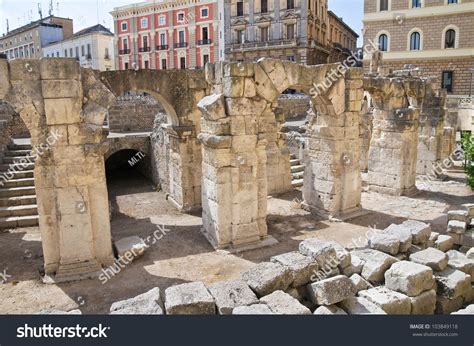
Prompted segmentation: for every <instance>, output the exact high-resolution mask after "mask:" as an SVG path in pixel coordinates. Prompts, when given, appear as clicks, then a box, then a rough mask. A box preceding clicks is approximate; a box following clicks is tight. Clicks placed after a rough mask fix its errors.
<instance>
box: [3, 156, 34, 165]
mask: <svg viewBox="0 0 474 346" xmlns="http://www.w3.org/2000/svg"><path fill="white" fill-rule="evenodd" d="M25 159H26V160H29V161H30V162H32V163H34V161H33V159H32V157H31V156H5V157H4V158H3V159H2V161H3V163H8V164H15V163H19V164H22V165H23V163H20V162H21V160H25Z"/></svg>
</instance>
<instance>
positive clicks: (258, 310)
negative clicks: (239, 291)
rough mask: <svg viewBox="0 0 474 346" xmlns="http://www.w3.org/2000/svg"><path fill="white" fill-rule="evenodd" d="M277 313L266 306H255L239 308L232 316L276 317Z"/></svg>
mask: <svg viewBox="0 0 474 346" xmlns="http://www.w3.org/2000/svg"><path fill="white" fill-rule="evenodd" d="M274 314H275V313H274V312H273V311H272V310H271V309H270V307H269V306H268V305H266V304H254V305H250V306H238V307H236V308H234V310H233V311H232V315H274Z"/></svg>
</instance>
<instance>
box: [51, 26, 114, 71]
mask: <svg viewBox="0 0 474 346" xmlns="http://www.w3.org/2000/svg"><path fill="white" fill-rule="evenodd" d="M114 54H115V53H114V35H113V33H112V32H110V30H108V29H107V28H105V27H104V26H102V25H100V24H99V25H95V26H93V27H90V28H87V29H84V30H82V31H79V32H77V33H76V34H74V36H73V37H71V38H70V39H67V40H63V41H60V42H55V43H52V44H49V45H47V46H45V47H43V57H45V58H51V57H58V58H59V57H60V58H76V59H77V60H78V61H79V62H80V64H81V66H82V67H84V68H92V69H94V70H99V71H112V70H115V55H114Z"/></svg>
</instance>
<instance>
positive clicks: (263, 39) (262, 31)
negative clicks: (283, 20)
mask: <svg viewBox="0 0 474 346" xmlns="http://www.w3.org/2000/svg"><path fill="white" fill-rule="evenodd" d="M267 41H268V26H264V27H263V28H260V42H267Z"/></svg>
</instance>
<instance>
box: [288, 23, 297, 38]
mask: <svg viewBox="0 0 474 346" xmlns="http://www.w3.org/2000/svg"><path fill="white" fill-rule="evenodd" d="M294 38H295V24H288V25H287V26H286V39H287V40H293V39H294Z"/></svg>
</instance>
